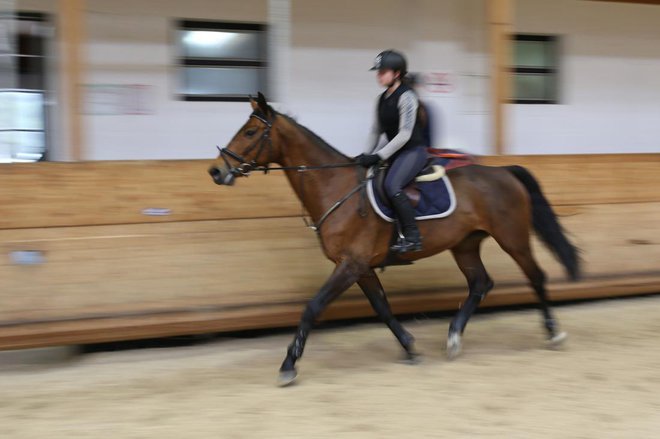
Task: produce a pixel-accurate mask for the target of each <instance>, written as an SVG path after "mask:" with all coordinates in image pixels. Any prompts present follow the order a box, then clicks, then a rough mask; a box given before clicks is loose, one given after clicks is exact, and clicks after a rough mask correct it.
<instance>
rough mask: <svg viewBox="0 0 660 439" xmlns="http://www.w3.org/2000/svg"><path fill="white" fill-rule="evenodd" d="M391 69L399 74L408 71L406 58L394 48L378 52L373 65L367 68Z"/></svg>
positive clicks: (403, 74) (402, 74)
mask: <svg viewBox="0 0 660 439" xmlns="http://www.w3.org/2000/svg"><path fill="white" fill-rule="evenodd" d="M381 69H392V70H394V71H399V72H401V76H405V74H406V73H408V65H407V63H406V58H405V57H404V56H403V55H402V54H400V53H399V52H397V51H395V50H385V51H383V52H380V53H379V54H378V56H377V57H376V59H375V60H374V66H373V67H372V68H371V69H369V70H381Z"/></svg>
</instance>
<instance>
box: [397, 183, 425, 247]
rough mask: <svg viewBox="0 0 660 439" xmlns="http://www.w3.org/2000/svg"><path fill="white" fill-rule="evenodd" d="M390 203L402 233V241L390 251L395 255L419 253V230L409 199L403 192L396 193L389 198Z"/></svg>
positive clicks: (420, 244) (420, 242)
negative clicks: (395, 253)
mask: <svg viewBox="0 0 660 439" xmlns="http://www.w3.org/2000/svg"><path fill="white" fill-rule="evenodd" d="M391 201H392V207H394V211H395V212H396V216H397V219H398V220H399V224H400V225H401V231H402V233H403V239H399V241H398V242H397V243H396V244H394V245H393V246H392V247H391V250H392V251H394V252H397V253H407V252H416V251H420V250H421V249H422V238H421V236H420V235H419V229H418V228H417V223H416V222H415V209H414V208H413V206H412V204H410V199H409V198H408V196H407V195H406V194H404V193H403V192H398V193H397V194H396V195H394V196H393V197H392V198H391Z"/></svg>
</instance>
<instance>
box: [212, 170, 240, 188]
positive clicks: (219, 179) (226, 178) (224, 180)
mask: <svg viewBox="0 0 660 439" xmlns="http://www.w3.org/2000/svg"><path fill="white" fill-rule="evenodd" d="M209 175H210V176H211V178H212V179H213V181H214V182H215V184H219V185H226V186H233V184H234V183H235V182H236V177H234V174H232V173H231V172H229V171H227V170H226V169H224V168H220V167H218V166H211V167H210V168H209Z"/></svg>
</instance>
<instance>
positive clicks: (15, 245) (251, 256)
mask: <svg viewBox="0 0 660 439" xmlns="http://www.w3.org/2000/svg"><path fill="white" fill-rule="evenodd" d="M620 207H621V206H620V205H592V206H584V207H582V208H581V209H580V211H579V212H577V213H575V214H574V215H571V216H567V217H564V218H563V219H562V221H563V223H564V225H565V227H566V228H567V230H569V231H570V233H571V235H573V239H574V241H575V242H576V243H577V244H578V245H579V246H580V248H581V249H582V252H583V253H582V254H583V258H584V260H585V273H586V276H587V279H588V280H603V279H617V278H623V277H634V276H651V275H655V274H656V273H660V240H658V239H656V237H657V236H660V222H658V221H657V218H658V217H659V216H660V203H642V204H627V205H625V209H621V208H620ZM534 246H535V253H536V255H537V257H538V260H539V263H540V264H541V265H542V267H543V268H544V269H545V270H546V271H547V273H548V274H549V276H550V279H551V285H550V291H551V294H552V291H553V289H554V287H555V286H557V285H562V284H564V283H565V281H564V276H563V271H562V269H561V267H560V265H559V264H558V263H557V262H556V261H555V260H554V259H553V258H552V257H551V256H550V254H549V253H548V251H547V250H546V249H545V248H544V247H543V246H542V245H541V244H540V243H538V242H537V241H535V243H534ZM20 250H38V251H40V252H42V253H43V255H44V258H45V261H44V263H43V264H40V265H15V264H13V263H12V261H11V259H9V258H7V257H3V258H2V260H1V261H0V279H3V288H2V289H1V290H0V303H2V304H3V306H2V309H0V325H3V324H4V325H8V324H16V323H20V322H21V321H23V322H26V321H41V320H58V319H60V320H61V319H65V320H66V319H80V318H91V317H94V318H100V317H112V316H115V317H119V316H130V315H131V314H149V313H162V312H169V313H171V312H174V311H188V312H201V313H205V312H209V311H214V312H219V311H227V312H229V311H231V312H238V311H240V310H248V309H252V308H255V307H256V308H260V309H264V308H265V307H270V306H281V305H294V306H296V307H298V309H301V307H302V306H303V304H304V303H305V302H306V301H307V300H309V299H310V298H311V297H312V295H313V294H314V292H315V291H316V290H317V289H318V288H319V286H320V285H321V284H322V282H323V280H324V279H325V277H326V276H327V275H328V274H329V273H330V271H331V270H332V265H331V264H330V263H329V262H328V261H326V260H325V258H324V257H323V255H322V253H321V251H320V249H319V246H318V242H317V239H316V236H315V235H314V233H313V232H311V231H309V230H306V229H304V226H303V225H302V223H301V222H300V220H299V219H297V218H268V219H251V220H225V221H201V222H184V223H166V224H151V225H148V224H136V225H123V226H96V227H73V228H61V229H56V228H47V229H32V230H18V231H17V230H11V231H10V230H6V231H0V252H1V253H2V254H3V255H9V254H10V252H12V251H20ZM483 254H484V256H483V258H484V261H485V265H486V267H487V269H488V270H489V272H490V273H491V275H492V277H493V278H494V279H495V281H496V283H497V285H498V286H500V287H502V288H503V289H505V290H506V289H507V288H511V287H520V286H523V285H525V284H526V280H525V279H524V278H523V277H522V275H521V273H520V272H519V270H518V268H517V267H516V266H515V265H514V263H513V261H512V260H511V259H510V258H509V256H508V255H506V254H505V253H504V252H503V251H502V250H501V249H499V247H498V246H497V245H496V244H495V243H494V241H493V240H488V241H487V242H486V243H485V245H484V251H483ZM381 277H382V279H383V283H384V285H385V287H386V289H387V291H388V292H389V293H390V295H392V296H393V297H399V296H401V297H404V296H405V295H406V294H411V293H414V294H421V293H424V294H426V293H431V292H437V293H438V294H439V295H443V294H445V293H447V292H459V293H460V292H462V291H464V290H465V281H464V279H463V277H462V275H461V274H460V272H459V271H458V269H457V268H456V266H455V264H454V261H453V259H452V258H451V257H450V255H449V254H448V253H445V254H441V255H438V256H436V257H432V258H429V259H425V260H422V261H419V262H417V263H416V264H414V265H412V266H408V267H390V268H388V269H386V271H385V272H384V273H383V274H382V275H381ZM497 293H498V289H496V290H495V292H494V294H497ZM460 297H462V296H460ZM346 298H347V299H348V300H355V298H360V299H361V294H360V293H359V292H358V291H357V290H356V289H354V290H352V291H351V292H350V293H349V294H347V296H346ZM401 300H403V299H401ZM457 305H458V302H456V303H455V304H454V306H457ZM445 306H446V305H445Z"/></svg>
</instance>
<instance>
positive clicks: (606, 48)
mask: <svg viewBox="0 0 660 439" xmlns="http://www.w3.org/2000/svg"><path fill="white" fill-rule="evenodd" d="M515 30H516V32H521V33H540V34H545V33H547V34H557V35H559V36H560V37H561V62H562V65H561V69H562V70H561V79H560V91H561V96H560V100H561V102H560V104H559V105H520V104H516V105H510V106H509V115H510V117H511V124H510V126H509V139H510V146H511V147H510V149H509V152H511V153H516V154H540V153H557V154H571V153H619V152H628V153H633V152H660V6H650V5H638V4H617V3H607V2H602V3H601V2H592V1H581V0H553V1H551V2H549V1H545V0H518V1H517V2H516V22H515Z"/></svg>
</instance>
